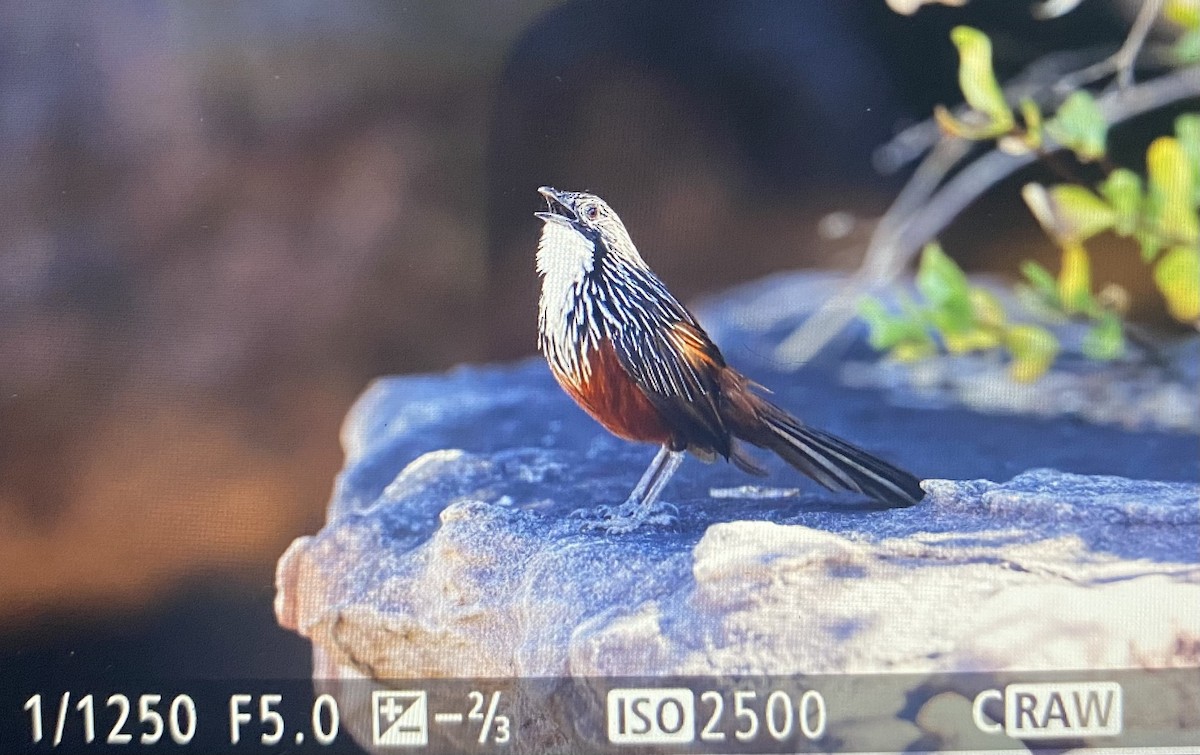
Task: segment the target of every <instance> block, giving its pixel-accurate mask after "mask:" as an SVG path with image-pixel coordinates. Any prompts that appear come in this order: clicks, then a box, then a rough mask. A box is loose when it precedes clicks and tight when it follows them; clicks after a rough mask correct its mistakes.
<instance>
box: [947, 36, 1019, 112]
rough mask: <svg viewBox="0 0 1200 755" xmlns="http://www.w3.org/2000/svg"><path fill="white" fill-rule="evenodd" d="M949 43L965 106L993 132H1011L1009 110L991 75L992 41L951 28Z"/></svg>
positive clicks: (1010, 110)
mask: <svg viewBox="0 0 1200 755" xmlns="http://www.w3.org/2000/svg"><path fill="white" fill-rule="evenodd" d="M950 39H951V41H953V42H954V46H955V47H957V48H958V57H959V64H958V85H959V87H960V88H961V89H962V93H963V97H964V98H965V99H966V101H967V104H968V105H970V106H971V107H972V108H973V109H975V110H977V111H979V112H980V113H983V114H984V115H986V116H987V117H988V120H989V121H990V122H991V124H992V126H993V127H994V128H995V129H996V130H997V132H999V133H1003V132H1005V131H1009V130H1011V129H1012V127H1013V125H1014V119H1013V114H1012V109H1011V108H1009V106H1008V103H1007V102H1005V101H1004V92H1002V91H1001V89H1000V84H999V83H998V82H997V81H996V74H995V73H994V72H993V71H992V41H991V40H990V39H988V36H987V35H986V34H984V33H983V32H981V31H979V30H978V29H972V28H971V27H969V26H957V27H955V28H954V29H953V30H952V31H951V32H950Z"/></svg>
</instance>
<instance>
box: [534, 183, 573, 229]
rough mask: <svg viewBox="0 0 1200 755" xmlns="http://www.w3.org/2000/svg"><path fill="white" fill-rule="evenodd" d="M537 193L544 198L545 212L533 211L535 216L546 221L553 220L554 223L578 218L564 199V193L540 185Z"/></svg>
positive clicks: (566, 222) (568, 221) (567, 221)
mask: <svg viewBox="0 0 1200 755" xmlns="http://www.w3.org/2000/svg"><path fill="white" fill-rule="evenodd" d="M538 194H541V195H542V196H543V197H545V198H546V209H547V210H548V211H547V212H535V213H533V214H534V215H535V216H537V217H539V218H541V219H542V220H545V221H547V222H549V221H554V222H556V223H565V224H568V225H569V224H570V223H571V222H572V221H577V220H579V216H578V215H576V214H575V211H574V210H572V209H571V207H570V206H569V205H568V204H567V203H566V202H565V201H564V198H565V193H564V192H561V191H559V190H558V189H555V188H553V187H551V186H542V187H541V188H539V189H538Z"/></svg>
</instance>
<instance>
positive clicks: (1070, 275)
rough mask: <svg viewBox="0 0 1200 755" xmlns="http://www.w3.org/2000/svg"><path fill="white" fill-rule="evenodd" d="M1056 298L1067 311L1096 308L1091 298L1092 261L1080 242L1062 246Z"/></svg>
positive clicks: (1087, 310) (1085, 310)
mask: <svg viewBox="0 0 1200 755" xmlns="http://www.w3.org/2000/svg"><path fill="white" fill-rule="evenodd" d="M1058 298H1059V300H1060V301H1061V302H1062V306H1063V309H1065V310H1066V311H1068V312H1090V311H1092V310H1094V309H1096V308H1097V305H1096V303H1095V301H1094V300H1093V299H1092V261H1091V258H1090V257H1088V253H1087V250H1086V249H1084V248H1083V246H1082V245H1080V244H1068V245H1067V246H1065V247H1063V252H1062V268H1061V269H1060V270H1059V271H1058Z"/></svg>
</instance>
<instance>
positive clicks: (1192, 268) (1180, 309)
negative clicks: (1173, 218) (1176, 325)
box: [1154, 246, 1200, 323]
mask: <svg viewBox="0 0 1200 755" xmlns="http://www.w3.org/2000/svg"><path fill="white" fill-rule="evenodd" d="M1154 283H1155V284H1156V285H1157V286H1158V290H1159V291H1161V292H1162V294H1163V297H1164V298H1165V299H1166V300H1167V309H1168V310H1169V311H1170V312H1171V316H1172V317H1174V318H1175V319H1176V320H1179V321H1180V322H1189V323H1190V322H1196V321H1197V320H1200V250H1197V249H1196V248H1195V247H1190V246H1177V247H1174V248H1172V249H1170V250H1168V251H1167V253H1166V254H1164V255H1163V256H1162V258H1160V259H1159V260H1158V263H1157V264H1156V265H1155V266H1154Z"/></svg>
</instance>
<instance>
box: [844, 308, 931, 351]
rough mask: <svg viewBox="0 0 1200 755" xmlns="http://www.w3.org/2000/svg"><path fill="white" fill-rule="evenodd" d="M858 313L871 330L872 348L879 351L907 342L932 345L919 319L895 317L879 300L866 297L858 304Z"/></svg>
mask: <svg viewBox="0 0 1200 755" xmlns="http://www.w3.org/2000/svg"><path fill="white" fill-rule="evenodd" d="M858 312H859V315H860V316H861V317H862V319H863V320H865V321H866V323H867V326H868V327H869V328H870V343H871V347H872V348H874V349H876V350H878V351H885V350H887V349H892V348H895V347H896V346H897V345H899V344H903V343H906V342H925V341H929V342H930V343H932V339H931V338H930V336H929V333H928V332H926V330H925V325H924V323H923V322H922V321H921V320H920V319H919V317H918V318H916V319H914V318H912V317H905V316H900V315H894V314H892V313H891V312H889V311H888V310H887V308H886V307H884V306H883V303H882V302H881V301H879V300H878V299H876V298H874V297H871V296H866V297H863V299H862V300H861V301H860V302H859V303H858Z"/></svg>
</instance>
